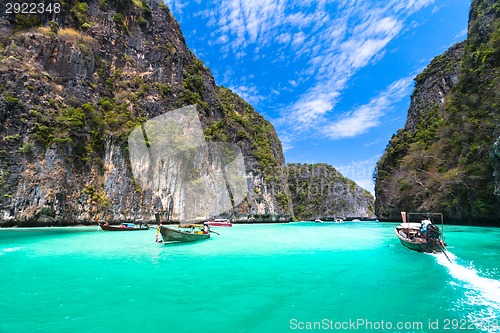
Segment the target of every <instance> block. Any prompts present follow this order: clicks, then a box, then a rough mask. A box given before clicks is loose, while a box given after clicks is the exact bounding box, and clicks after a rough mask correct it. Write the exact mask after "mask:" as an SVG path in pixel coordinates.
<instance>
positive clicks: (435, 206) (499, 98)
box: [376, 0, 500, 224]
mask: <svg viewBox="0 0 500 333" xmlns="http://www.w3.org/2000/svg"><path fill="white" fill-rule="evenodd" d="M468 35H469V36H468V39H467V40H466V41H465V43H463V44H460V45H456V46H454V47H453V48H452V49H450V51H448V52H447V53H445V54H443V55H441V56H438V57H436V58H435V59H434V60H433V61H432V62H431V64H430V65H429V66H428V67H427V68H426V69H425V70H424V72H423V73H422V74H419V75H418V76H417V77H416V79H415V81H416V85H415V92H414V94H413V95H412V105H411V106H410V110H409V114H408V120H407V124H406V126H405V128H404V129H402V130H399V131H398V133H397V134H396V135H394V136H393V138H392V139H391V141H390V142H389V144H388V146H387V148H386V151H385V154H384V155H383V156H382V158H381V159H380V161H379V162H378V164H377V170H376V196H377V201H376V210H377V216H379V217H380V218H382V219H394V218H398V216H399V212H400V211H415V210H431V211H442V212H443V213H445V214H446V216H447V218H448V219H449V220H450V221H454V222H457V223H469V224H479V223H498V220H499V217H500V215H499V212H500V200H499V198H498V197H496V196H495V195H494V192H495V186H494V183H495V179H494V168H495V165H494V163H493V159H492V158H491V150H492V147H493V144H494V142H495V140H496V138H497V136H498V135H499V128H498V126H499V124H500V93H499V91H500V5H499V4H498V3H496V2H494V1H488V0H475V1H473V3H472V6H471V11H470V17H469V31H468ZM457 49H458V50H460V49H461V50H463V51H461V52H463V54H462V53H461V52H456V50H457ZM438 82H446V83H447V84H446V87H445V88H443V87H442V85H441V86H440V85H439V84H438ZM439 94H441V95H443V96H444V98H443V99H442V100H440V99H432V98H425V97H428V96H430V97H432V96H438V95H439ZM429 101H431V102H429ZM497 176H498V175H497Z"/></svg>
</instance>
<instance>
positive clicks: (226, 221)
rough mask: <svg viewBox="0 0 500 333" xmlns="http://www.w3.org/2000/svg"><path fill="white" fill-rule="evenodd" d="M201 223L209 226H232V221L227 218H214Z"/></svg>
mask: <svg viewBox="0 0 500 333" xmlns="http://www.w3.org/2000/svg"><path fill="white" fill-rule="evenodd" d="M203 224H206V225H209V226H211V227H232V226H233V225H232V223H231V221H230V220H229V219H214V220H208V221H205V222H204V223H203Z"/></svg>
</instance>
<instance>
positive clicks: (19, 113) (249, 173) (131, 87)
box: [0, 0, 293, 226]
mask: <svg viewBox="0 0 500 333" xmlns="http://www.w3.org/2000/svg"><path fill="white" fill-rule="evenodd" d="M60 4H61V12H59V13H45V14H43V15H24V14H17V15H14V14H6V13H4V12H2V13H0V98H1V99H0V224H2V225H5V226H9V225H19V226H29V225H71V224H76V223H90V222H92V221H94V220H95V219H96V218H106V219H108V220H110V221H118V220H134V219H136V218H144V219H147V220H151V219H152V217H153V211H154V209H155V203H154V202H153V201H154V198H153V197H152V196H151V193H148V192H147V191H145V190H144V189H143V188H141V186H140V184H139V183H138V182H137V180H135V179H134V177H133V175H132V171H131V165H130V159H129V150H128V147H127V136H128V135H129V134H130V133H131V131H132V130H133V129H134V128H136V127H137V126H140V124H143V123H144V122H146V121H147V120H148V119H152V118H154V117H157V116H159V115H161V114H164V113H165V112H169V111H171V110H174V109H177V108H180V107H184V106H186V105H196V107H197V110H198V116H199V119H200V121H201V126H202V130H203V133H204V136H205V137H206V139H207V140H208V141H217V142H227V143H234V144H236V145H237V146H238V147H239V148H240V150H241V151H242V153H243V157H244V163H245V172H246V179H247V186H248V195H247V196H246V197H245V198H244V200H243V202H241V203H240V204H238V205H237V206H236V207H233V209H232V211H234V212H235V213H236V215H235V216H237V218H239V219H240V220H243V221H246V220H255V221H259V220H263V221H278V220H286V219H288V218H289V217H290V216H293V212H292V207H291V199H290V195H289V191H288V184H287V177H286V173H285V166H284V158H283V153H282V149H281V144H280V141H279V139H278V137H277V135H276V133H275V131H274V128H273V126H272V125H271V124H270V123H269V122H268V121H266V120H265V119H264V118H263V117H262V116H261V115H259V114H258V113H257V112H255V110H254V109H253V108H252V107H251V106H250V105H248V104H247V103H246V102H245V101H243V100H242V99H241V98H239V97H238V96H236V95H235V94H233V93H232V92H231V91H230V90H228V89H226V88H223V87H218V86H217V85H216V84H215V82H214V78H213V77H212V75H211V73H210V71H209V70H208V69H207V68H206V67H205V66H204V65H203V63H202V62H201V61H200V60H198V59H197V58H196V57H195V56H194V55H193V54H192V52H190V50H189V49H188V48H187V46H186V43H185V41H184V37H183V36H182V33H181V30H180V28H179V25H178V23H177V22H176V21H175V19H174V18H173V16H172V14H171V13H170V11H169V10H168V8H167V7H166V6H165V5H164V4H163V2H162V1H157V0H109V1H104V0H89V1H79V0H68V1H65V2H60ZM209 162H210V163H213V164H217V163H218V162H217V161H215V160H213V161H209ZM172 172H174V171H172ZM200 172H201V171H200ZM176 200H177V201H178V202H180V203H181V204H182V201H183V200H185V198H183V197H178V198H176ZM226 213H227V214H231V213H232V212H226Z"/></svg>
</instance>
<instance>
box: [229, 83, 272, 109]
mask: <svg viewBox="0 0 500 333" xmlns="http://www.w3.org/2000/svg"><path fill="white" fill-rule="evenodd" d="M229 89H231V90H232V91H233V92H234V93H236V94H237V95H238V96H240V97H241V98H243V99H244V100H245V101H247V102H249V103H250V104H251V105H254V106H255V105H257V104H259V103H260V101H262V100H263V99H264V96H262V95H261V94H260V93H259V91H258V89H257V88H256V87H255V86H243V85H242V86H238V87H232V86H230V87H229Z"/></svg>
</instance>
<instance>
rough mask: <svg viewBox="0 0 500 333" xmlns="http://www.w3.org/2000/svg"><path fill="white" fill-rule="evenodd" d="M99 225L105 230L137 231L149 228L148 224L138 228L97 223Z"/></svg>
mask: <svg viewBox="0 0 500 333" xmlns="http://www.w3.org/2000/svg"><path fill="white" fill-rule="evenodd" d="M99 227H101V229H102V230H105V231H139V230H149V227H148V226H142V227H140V228H122V227H118V226H112V225H104V224H99Z"/></svg>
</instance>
